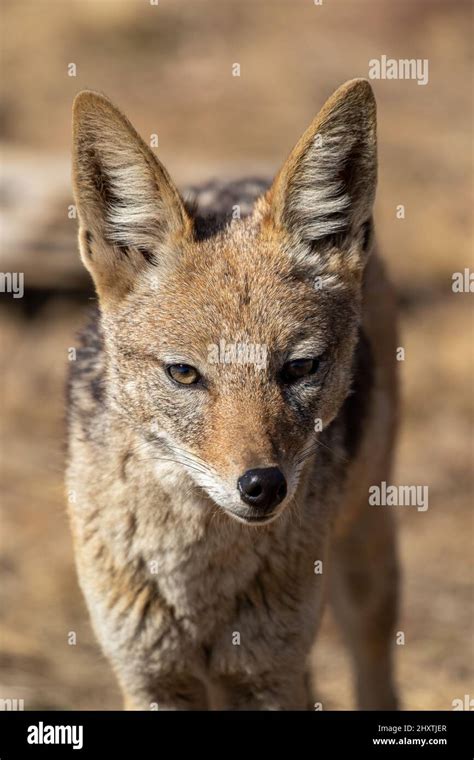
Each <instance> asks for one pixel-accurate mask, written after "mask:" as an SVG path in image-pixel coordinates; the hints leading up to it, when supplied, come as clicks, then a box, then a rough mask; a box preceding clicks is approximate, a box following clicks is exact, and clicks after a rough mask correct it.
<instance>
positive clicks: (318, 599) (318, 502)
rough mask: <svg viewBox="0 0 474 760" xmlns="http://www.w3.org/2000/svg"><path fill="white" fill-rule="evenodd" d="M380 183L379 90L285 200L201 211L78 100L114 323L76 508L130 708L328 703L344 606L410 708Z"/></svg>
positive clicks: (87, 96) (78, 464) (78, 457)
mask: <svg viewBox="0 0 474 760" xmlns="http://www.w3.org/2000/svg"><path fill="white" fill-rule="evenodd" d="M376 175H377V156H376V107H375V99H374V95H373V92H372V90H371V88H370V85H369V84H368V82H367V81H365V80H360V79H359V80H352V81H350V82H347V83H346V84H344V85H343V86H342V87H340V88H339V89H338V90H337V91H336V92H335V94H333V95H332V97H331V98H330V99H329V100H328V101H327V102H326V104H325V105H324V107H323V108H322V110H321V111H320V113H319V115H318V116H317V117H316V119H315V120H314V121H313V123H312V124H311V126H310V127H309V129H308V130H307V131H306V132H305V133H304V135H303V136H302V138H301V139H300V140H299V142H298V143H297V145H296V147H295V148H294V150H293V151H292V152H291V154H290V156H289V158H288V159H287V161H286V163H285V164H284V165H283V168H282V169H281V170H280V172H279V173H278V174H277V176H276V179H275V180H274V181H273V183H272V184H271V186H270V187H268V186H267V184H266V183H265V182H263V181H261V180H258V179H249V180H241V181H239V182H230V183H228V184H225V183H210V184H208V185H204V186H202V187H201V188H194V189H193V190H192V192H191V196H192V197H191V200H192V203H189V202H185V201H184V200H183V199H182V197H181V196H180V194H179V193H178V190H177V189H176V187H175V185H174V184H173V182H172V181H171V179H170V176H169V175H168V173H167V171H166V170H165V169H164V167H163V166H162V165H161V163H160V162H159V161H158V160H157V158H156V157H155V155H154V154H153V152H152V151H151V150H150V148H149V147H148V146H147V145H146V144H145V142H144V141H143V140H142V139H141V138H140V137H139V135H138V134H137V132H136V131H135V130H134V128H133V127H132V126H131V124H130V123H129V122H128V120H127V119H126V118H125V117H124V116H123V115H122V114H121V113H120V111H119V110H117V108H115V107H114V106H113V105H112V104H111V103H110V102H109V100H107V98H105V97H104V96H103V95H100V94H97V93H95V92H89V91H84V92H81V93H80V94H79V95H78V96H77V98H76V100H75V103H74V159H73V185H74V193H75V200H76V204H77V210H78V217H79V245H80V252H81V257H82V260H83V262H84V264H85V266H86V267H87V269H88V270H89V272H90V273H91V275H92V278H93V280H94V283H95V287H96V291H97V294H98V301H99V307H100V309H99V311H98V313H97V315H96V316H94V317H93V319H92V321H91V323H90V324H89V327H88V328H87V329H86V330H85V331H84V332H83V334H82V338H81V346H80V348H79V349H78V352H77V360H76V361H75V362H73V363H72V365H71V367H72V371H71V377H70V384H69V467H68V476H67V479H68V489H69V491H70V493H72V494H74V498H70V499H69V506H68V509H69V513H70V520H71V526H72V532H73V537H74V544H75V555H76V562H77V570H78V575H79V580H80V584H81V587H82V590H83V592H84V595H85V598H86V602H87V605H88V608H89V611H90V615H91V619H92V624H93V627H94V630H95V632H96V635H97V637H98V639H99V641H100V643H101V646H102V648H103V650H104V652H105V654H106V656H107V657H108V659H109V661H110V663H111V665H112V667H113V669H114V671H115V673H116V676H117V679H118V681H119V683H120V686H121V688H122V691H123V694H124V700H125V707H126V708H127V709H150V707H152V708H153V707H155V708H156V706H158V709H164V710H175V709H176V710H177V709H184V710H186V709H241V710H255V709H258V710H294V709H314V707H313V705H314V702H313V700H314V695H313V694H312V693H311V689H312V686H311V678H310V667H309V655H310V651H311V648H312V645H313V642H314V639H315V635H316V632H317V628H318V623H319V621H320V618H321V614H322V610H323V604H324V599H325V597H326V596H328V597H329V599H330V600H331V601H332V603H333V605H334V610H335V615H336V618H337V619H338V620H339V621H340V624H341V626H342V629H343V632H344V634H345V637H346V639H347V642H348V645H349V648H350V652H351V655H352V658H353V662H354V670H355V681H356V691H357V698H358V705H359V707H360V708H361V709H374V708H381V709H384V708H385V709H390V708H394V707H395V705H396V696H395V689H394V685H393V673H392V670H393V669H392V656H391V650H392V643H393V638H394V625H395V620H396V606H397V560H396V543H395V537H394V530H393V526H392V519H391V514H390V511H389V510H386V509H383V510H380V509H377V508H374V507H373V506H370V505H369V503H368V489H369V488H370V486H371V485H373V484H377V483H380V482H381V481H382V480H384V481H388V480H389V476H390V467H391V457H392V449H393V443H394V437H395V430H396V417H397V382H396V371H395V363H396V362H395V354H396V324H395V308H394V297H393V293H392V290H391V288H390V286H389V284H388V282H387V279H386V276H385V274H384V270H383V266H382V264H381V262H380V259H379V258H378V256H377V253H376V250H375V242H374V232H373V220H372V206H373V201H374V196H375V187H376ZM188 201H189V199H188ZM242 346H243V347H244V349H245V347H247V348H248V347H253V348H252V350H247V351H245V350H244V351H241V348H242ZM239 347H240V349H239ZM256 347H257V348H258V350H257V348H256ZM239 350H240V351H241V352H240V354H239ZM239 357H240V358H239ZM242 357H244V358H243V359H242ZM255 357H258V361H257V360H255Z"/></svg>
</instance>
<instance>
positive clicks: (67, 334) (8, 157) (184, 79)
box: [0, 0, 474, 709]
mask: <svg viewBox="0 0 474 760" xmlns="http://www.w3.org/2000/svg"><path fill="white" fill-rule="evenodd" d="M2 5H3V7H2V10H1V16H2V20H3V22H4V24H5V25H6V29H7V33H6V34H4V36H3V39H2V70H3V77H2V89H3V100H2V106H1V108H0V140H1V148H2V176H1V178H0V212H1V216H2V248H1V251H0V269H1V270H2V271H4V272H5V271H23V272H25V285H26V288H27V291H26V294H25V298H24V299H12V297H11V295H9V294H2V299H1V302H0V319H1V327H0V338H1V346H2V352H1V355H2V359H3V372H2V393H1V397H0V398H1V402H2V443H1V468H2V470H1V484H2V500H1V502H2V503H1V506H2V518H1V519H2V522H1V554H0V570H1V578H2V580H1V592H2V603H1V606H0V624H1V631H0V697H3V698H20V699H21V698H23V699H24V700H25V709H112V708H116V707H119V706H120V700H119V695H118V692H117V689H116V686H115V682H114V679H113V677H112V675H111V672H110V669H109V667H108V665H107V663H106V662H105V661H104V658H103V656H102V655H101V652H100V650H99V648H98V646H97V645H96V643H95V640H94V638H93V636H92V633H91V629H90V626H89V622H88V618H87V614H86V611H85V607H84V604H83V602H82V599H81V596H80V593H79V590H78V587H77V583H76V578H75V573H74V566H73V555H72V547H71V541H70V538H69V533H68V526H67V521H66V515H65V506H64V505H65V496H64V488H63V469H64V438H65V435H64V403H63V388H64V378H65V372H66V369H67V349H68V347H70V346H74V344H75V337H74V336H75V333H76V332H77V330H78V329H79V327H80V325H81V323H82V322H83V318H84V311H85V309H86V308H87V303H88V297H89V296H90V295H92V294H91V293H90V292H89V291H87V284H86V283H87V279H86V278H85V277H84V275H83V272H82V270H81V268H80V266H79V264H78V257H77V254H76V252H75V243H74V235H75V230H74V227H75V222H74V220H70V219H69V218H68V205H69V204H71V203H72V199H71V197H70V193H69V189H68V186H69V178H68V173H69V168H68V151H69V145H70V107H71V101H72V98H73V97H74V94H75V93H76V92H77V91H78V90H80V89H82V88H84V87H90V88H94V89H98V90H102V91H104V92H106V93H107V94H108V95H109V96H110V97H111V98H112V99H113V100H115V101H116V102H117V103H118V104H119V105H120V106H121V107H122V108H123V110H125V111H126V113H127V115H128V116H129V117H130V118H131V120H132V121H133V122H134V124H135V125H136V127H137V128H138V129H139V130H140V131H141V133H142V134H143V135H144V136H145V138H148V137H149V136H150V135H151V134H158V136H159V148H158V149H157V153H158V155H159V157H160V159H162V160H163V161H164V163H165V165H166V166H167V168H168V169H169V170H170V172H171V173H172V175H173V176H174V177H175V178H176V179H177V180H178V182H180V183H185V182H188V181H190V182H195V181H197V180H199V179H206V178H209V177H212V176H215V175H218V176H229V175H232V176H241V175H243V174H245V173H246V172H251V173H252V174H257V173H259V172H264V173H265V174H269V173H272V172H274V171H275V170H276V169H277V167H278V165H279V164H280V163H281V162H282V161H283V159H284V157H285V155H286V154H287V152H288V151H289V149H290V148H291V146H292V144H293V143H294V142H295V141H296V140H297V139H298V137H299V135H300V133H301V132H302V131H303V130H304V129H305V128H306V126H307V124H308V123H309V122H310V120H311V119H312V118H313V116H314V114H315V113H316V111H317V110H318V108H319V107H320V106H321V105H322V103H323V101H324V99H325V97H327V96H328V95H329V94H330V93H331V92H332V90H333V89H335V88H336V87H337V86H338V85H339V84H340V83H341V82H343V81H344V80H346V79H349V78H352V77H355V76H366V75H367V72H368V61H369V60H370V59H372V58H379V57H380V56H381V55H383V54H385V55H387V56H389V57H390V56H391V57H394V58H427V59H428V60H429V77H430V78H429V84H428V85H427V86H425V87H424V86H419V85H417V83H416V82H414V81H388V80H386V81H377V82H375V83H374V89H375V92H376V96H377V101H378V108H379V143H380V180H379V193H378V201H377V214H376V218H377V229H378V237H379V241H380V243H381V247H382V249H383V251H384V255H385V258H386V260H387V261H388V263H389V266H390V270H391V273H392V278H393V279H394V281H395V283H396V285H397V287H398V290H399V293H400V305H401V335H400V345H401V346H403V347H404V348H405V361H404V362H401V363H400V369H401V374H402V382H403V396H404V415H403V421H402V427H401V434H400V445H399V449H398V457H397V468H396V478H395V480H396V482H399V483H405V484H423V485H425V484H426V485H428V486H429V489H430V490H429V499H430V501H429V509H428V511H427V512H417V511H415V510H413V509H412V508H398V510H399V522H400V554H401V560H402V567H403V601H402V610H401V618H400V623H399V631H403V632H404V634H405V644H404V645H403V646H397V647H396V655H397V674H398V682H399V686H400V692H401V697H402V702H403V706H404V707H405V708H408V709H428V708H431V709H450V708H451V704H452V701H453V699H456V698H463V697H464V695H465V694H470V695H471V696H472V695H473V694H474V684H473V668H472V663H473V646H472V634H473V605H472V601H473V594H472V577H473V566H472V565H473V562H472V558H473V551H472V548H473V543H472V541H473V524H472V501H473V499H472V496H473V489H472V462H473V426H472V420H473V393H472V377H473V364H474V362H473V345H474V341H473V337H474V329H473V328H474V325H473V315H472V295H469V294H455V293H453V292H452V288H451V281H452V280H451V278H452V274H453V272H458V271H463V270H464V268H465V267H470V268H471V269H472V268H473V261H472V240H473V236H472V226H471V222H470V214H471V210H472V201H473V193H472V176H473V174H472V147H471V138H472V116H471V113H472V96H471V85H472V74H471V71H472V69H471V66H472V61H471V56H472V45H471V43H470V41H469V39H470V37H469V35H470V26H471V21H472V18H471V17H472V5H471V4H470V3H469V2H466V3H464V2H451V3H445V2H431V0H418V2H408V0H407V1H406V2H404V1H401V2H397V3H394V2H391V1H390V0H377V2H375V0H374V2H366V1H365V0H362V1H361V0H346V1H345V2H344V1H342V0H324V2H323V5H322V6H315V5H314V4H313V2H312V1H311V0H291V1H290V0H288V2H286V0H285V1H283V0H271V1H265V0H259V1H258V2H250V0H238V1H237V0H236V1H234V0H225V1H224V2H217V0H216V1H215V2H205V1H204V0H179V1H178V2H176V1H175V2H173V3H171V2H170V1H169V2H167V1H166V0H160V2H159V5H158V6H150V4H149V2H148V0H137V2H134V1H132V0H130V1H128V2H123V3H121V2H116V1H115V0H113V1H112V0H110V1H109V0H94V1H92V0H91V1H90V2H89V1H86V0H82V1H81V2H79V1H77V2H76V0H71V1H70V2H69V3H67V4H63V3H60V2H59V0H58V1H57V2H55V1H53V0H51V1H49V0H48V1H46V0H35V1H34V0H28V1H25V0H17V1H16V2H8V1H6V0H4V2H3V4H2ZM235 62H239V63H240V64H241V77H240V78H238V77H232V76H231V66H232V64H233V63H235ZM70 63H75V64H76V67H77V76H76V77H69V76H68V75H67V67H68V64H70ZM399 204H403V205H404V206H405V218H404V219H397V216H396V207H397V206H398V205H399ZM19 264H20V265H21V268H20V266H19ZM70 632H75V633H76V636H77V643H76V645H75V646H71V645H70V644H69V643H68V634H69V633H70ZM314 661H315V671H316V677H317V682H318V687H319V698H320V699H321V701H322V702H323V706H324V708H325V709H329V708H343V709H345V708H350V707H351V706H352V698H351V694H350V684H349V663H348V661H347V655H346V653H345V650H344V648H343V646H342V643H341V641H340V636H339V633H338V631H337V629H336V628H335V627H334V624H333V622H332V620H331V617H330V614H327V615H326V618H325V621H324V625H323V629H322V635H321V637H320V639H319V640H318V645H317V647H316V650H315V654H314Z"/></svg>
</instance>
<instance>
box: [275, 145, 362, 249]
mask: <svg viewBox="0 0 474 760" xmlns="http://www.w3.org/2000/svg"><path fill="white" fill-rule="evenodd" d="M354 143H355V139H354V137H351V135H348V134H347V133H345V132H344V131H341V132H340V133H332V134H330V135H327V136H325V135H324V134H323V135H322V139H321V142H320V143H319V142H316V141H313V145H312V146H311V147H310V148H309V149H308V151H307V152H306V154H305V155H304V157H303V159H302V161H301V164H300V166H299V167H298V169H297V170H296V172H295V176H294V177H293V178H292V181H291V184H290V187H289V188H288V199H287V204H286V213H287V214H288V215H289V217H290V219H291V220H292V222H293V225H294V227H295V228H296V229H295V231H296V233H297V234H298V236H299V237H300V238H301V239H302V240H305V241H315V240H319V239H320V238H324V237H327V236H328V235H333V234H336V233H338V232H342V231H343V230H344V229H346V228H347V226H348V225H349V223H350V207H351V198H350V196H349V194H348V192H347V189H346V188H345V187H344V184H343V182H342V181H341V179H339V177H340V174H341V172H342V170H343V168H344V164H345V162H346V161H347V157H348V155H349V154H350V151H351V149H352V147H353V145H354Z"/></svg>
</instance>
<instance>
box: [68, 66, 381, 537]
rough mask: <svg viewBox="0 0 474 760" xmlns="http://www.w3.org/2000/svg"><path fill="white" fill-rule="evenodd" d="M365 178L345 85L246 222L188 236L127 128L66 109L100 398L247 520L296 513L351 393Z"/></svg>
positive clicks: (86, 100)
mask: <svg viewBox="0 0 474 760" xmlns="http://www.w3.org/2000/svg"><path fill="white" fill-rule="evenodd" d="M375 181H376V140H375V104H374V99H373V95H372V92H371V89H370V87H369V85H368V84H367V83H366V82H365V81H363V80H354V81H353V82H349V83H348V84H346V85H344V86H343V87H341V88H340V89H339V90H338V91H337V92H336V93H335V95H333V97H332V98H331V99H330V100H329V101H328V103H327V104H326V105H325V107H324V108H323V110H322V111H321V113H320V114H319V116H318V117H317V118H316V120H315V121H314V122H313V124H312V125H311V127H310V128H309V129H308V130H307V132H306V133H305V134H304V135H303V137H302V138H301V140H300V141H299V143H298V144H297V146H296V147H295V149H294V150H293V152H292V153H291V155H290V157H289V159H288V160H287V162H286V164H285V165H284V166H283V169H282V170H281V171H280V173H279V174H278V176H277V178H276V179H275V181H274V183H273V186H272V188H271V189H270V191H269V192H268V193H267V194H266V196H264V197H263V198H261V199H260V200H259V201H258V202H257V204H256V206H255V210H254V213H253V215H252V216H250V217H248V218H247V219H244V220H235V221H233V222H232V223H231V224H230V225H228V226H227V228H225V229H224V230H223V231H221V232H220V233H218V234H217V235H214V236H212V237H210V238H208V239H204V240H198V239H197V237H196V236H195V234H194V228H193V220H192V219H191V218H190V217H189V216H188V214H187V212H186V210H185V208H184V205H183V203H182V201H181V199H180V196H179V194H178V192H177V191H176V189H175V187H174V185H173V184H172V182H171V180H170V178H169V176H168V175H167V173H166V171H165V169H164V168H163V167H162V166H161V164H159V162H158V161H157V159H156V158H155V157H154V155H153V154H152V153H151V151H150V150H149V148H148V147H147V146H146V145H145V144H144V143H143V142H142V140H141V139H140V138H139V137H138V135H137V134H136V132H135V131H134V130H133V128H132V127H131V125H130V124H129V123H128V121H127V120H126V119H125V118H124V117H123V116H122V115H121V114H120V113H119V112H118V111H117V110H116V109H115V108H114V107H113V106H112V105H111V104H110V103H109V102H108V101H107V100H106V99H105V98H103V97H102V96H100V95H97V94H94V93H89V92H85V93H81V94H80V95H79V96H78V98H77V99H76V103H75V161H74V185H75V194H76V200H77V206H78V211H79V218H80V246H81V255H82V258H83V260H84V263H85V265H86V267H87V268H88V269H89V271H90V272H91V274H92V276H93V278H94V281H95V284H96V288H97V291H98V294H99V298H100V302H101V310H102V315H103V317H102V320H103V326H104V334H105V340H106V353H107V360H108V368H109V376H108V382H109V387H108V391H109V395H110V398H111V399H112V400H113V402H114V404H115V407H116V409H117V410H119V411H120V413H121V414H122V415H123V416H125V418H126V419H127V420H128V422H129V424H130V426H131V427H133V428H134V429H136V430H138V431H139V433H140V434H141V435H142V436H143V438H144V439H146V440H147V441H148V442H149V444H150V445H151V446H154V447H156V458H157V460H160V459H162V460H165V461H166V460H173V461H176V462H179V463H180V464H181V465H182V467H184V469H185V470H187V472H188V474H189V475H190V477H191V478H192V479H193V481H194V482H195V483H196V484H197V485H199V486H200V487H202V488H203V489H204V490H205V491H206V492H207V494H208V495H209V496H210V497H211V498H212V499H213V500H214V502H216V503H217V504H218V505H219V506H220V507H222V508H223V509H224V510H226V511H227V512H228V513H229V514H231V515H232V516H234V517H236V518H237V519H239V520H241V521H244V522H249V523H250V522H254V523H263V522H267V521H269V520H271V519H273V518H274V517H275V516H276V515H278V514H279V513H280V512H281V511H282V510H283V509H284V508H285V506H286V505H288V504H289V503H290V502H291V500H292V498H293V497H294V495H295V493H296V490H297V486H298V481H299V477H300V474H301V471H302V468H303V466H304V463H305V461H306V459H307V457H308V455H309V454H311V453H312V452H313V451H314V447H315V445H316V441H317V438H318V435H319V433H320V431H321V430H322V429H323V428H324V427H325V426H327V425H328V424H329V423H330V422H331V421H332V420H333V419H334V417H335V416H336V415H337V413H338V411H339V410H340V408H341V405H342V403H343V401H344V399H345V397H346V395H347V393H348V390H349V386H350V382H351V368H352V359H353V351H354V346H355V342H356V337H357V330H358V323H359V318H360V300H361V278H362V272H363V267H364V261H365V257H366V255H367V251H368V249H369V248H370V237H371V213H372V202H373V197H374V192H375ZM229 211H231V210H229Z"/></svg>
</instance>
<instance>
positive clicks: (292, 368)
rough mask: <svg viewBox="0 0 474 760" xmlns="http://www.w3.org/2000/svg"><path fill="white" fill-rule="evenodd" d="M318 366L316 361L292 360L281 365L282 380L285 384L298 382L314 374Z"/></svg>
mask: <svg viewBox="0 0 474 760" xmlns="http://www.w3.org/2000/svg"><path fill="white" fill-rule="evenodd" d="M318 364H319V361H318V359H292V360H291V361H289V362H286V364H284V365H283V369H282V371H281V375H282V379H283V381H284V382H285V383H292V382H294V381H295V380H300V379H301V378H302V377H307V376H308V375H312V374H313V372H316V370H317V368H318Z"/></svg>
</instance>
